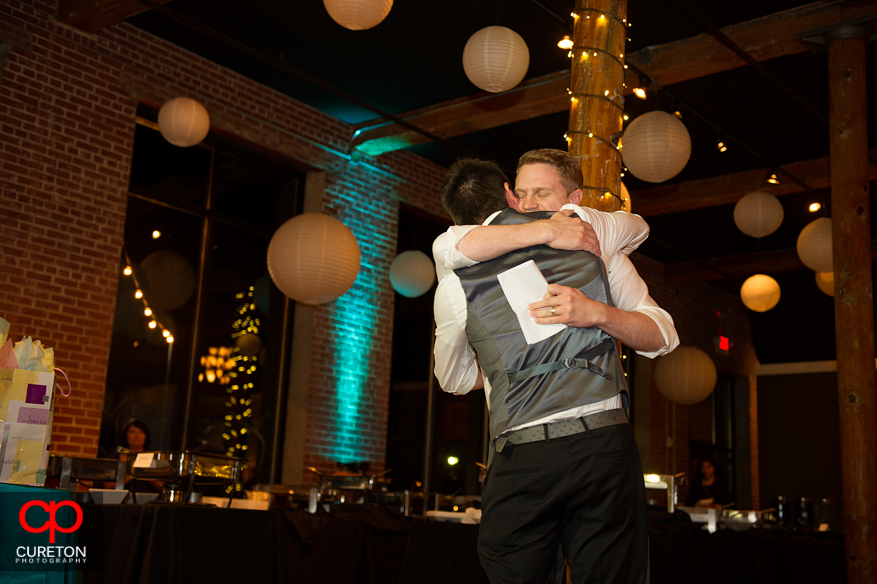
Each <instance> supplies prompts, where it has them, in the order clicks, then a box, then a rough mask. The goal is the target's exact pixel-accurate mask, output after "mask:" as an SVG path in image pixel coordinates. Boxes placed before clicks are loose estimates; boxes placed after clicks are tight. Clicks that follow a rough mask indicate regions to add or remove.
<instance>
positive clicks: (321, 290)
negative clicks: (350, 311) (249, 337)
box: [268, 213, 360, 304]
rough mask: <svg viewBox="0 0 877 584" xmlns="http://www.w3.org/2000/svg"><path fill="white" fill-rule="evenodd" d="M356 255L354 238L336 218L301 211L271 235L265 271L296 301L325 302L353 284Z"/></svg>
mask: <svg viewBox="0 0 877 584" xmlns="http://www.w3.org/2000/svg"><path fill="white" fill-rule="evenodd" d="M359 258H360V252H359V244H358V243H357V242H356V238H355V237H354V236H353V233H352V232H351V231H350V229H348V228H347V227H346V226H345V225H344V224H343V223H341V222H340V221H339V220H338V219H335V218H334V217H330V216H328V215H323V214H322V213H302V214H301V215H298V216H296V217H293V218H292V219H290V220H289V221H287V222H286V223H284V224H283V225H281V226H280V228H279V229H278V230H277V231H276V232H275V233H274V236H273V237H272V238H271V243H270V244H269V245H268V273H269V274H271V279H272V280H274V284H276V285H277V287H278V288H280V291H281V292H283V293H284V294H286V295H287V296H289V297H290V298H292V299H293V300H295V301H296V302H302V303H304V304H326V303H328V302H332V301H333V300H335V299H336V298H338V297H339V296H341V295H342V294H344V293H345V292H347V290H348V289H349V288H350V287H351V286H353V282H354V281H355V280H356V275H357V274H358V273H359Z"/></svg>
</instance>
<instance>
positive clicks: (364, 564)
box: [80, 505, 846, 584]
mask: <svg viewBox="0 0 877 584" xmlns="http://www.w3.org/2000/svg"><path fill="white" fill-rule="evenodd" d="M83 511H84V513H85V521H84V522H83V527H82V529H81V530H80V539H81V542H82V543H85V544H87V545H88V549H89V558H92V556H94V557H95V559H96V560H98V564H99V566H100V568H99V569H97V570H95V569H94V568H93V566H94V564H92V569H91V570H87V571H86V572H85V573H84V576H85V582H86V583H87V584H88V583H97V582H108V583H113V584H129V583H161V584H165V583H167V584H176V583H179V584H191V583H192V582H210V583H211V584H213V583H223V582H235V583H241V582H247V583H249V582H253V583H260V584H261V583H271V582H278V583H280V582H282V583H284V584H286V583H290V582H301V583H306V584H311V583H313V584H322V583H326V584H347V583H350V584H360V583H362V584H372V583H374V584H395V583H397V582H399V583H402V584H430V583H436V584H469V583H472V584H483V583H486V582H487V579H486V577H485V575H484V572H483V571H482V569H481V567H480V565H479V563H478V557H477V553H476V548H475V542H476V539H477V537H478V526H477V525H462V524H456V523H439V522H432V521H422V520H411V519H405V518H403V517H400V516H398V515H395V514H393V513H391V512H390V511H387V510H385V509H383V508H380V507H365V506H344V505H338V506H335V507H334V508H333V510H332V515H331V516H330V515H328V514H325V513H322V512H321V513H319V514H315V515H310V514H308V513H305V512H301V511H293V512H289V511H249V510H243V509H216V508H210V507H199V506H174V505H124V506H120V505H94V506H84V507H83ZM665 515H666V514H665ZM649 539H650V557H651V570H652V583H653V584H670V583H672V584H689V583H690V584H694V583H702V582H709V583H710V584H725V583H728V584H731V583H737V582H745V583H747V584H750V583H761V582H763V583H765V584H786V583H789V584H791V583H793V582H794V583H795V584H797V583H802V582H804V583H806V582H820V583H825V582H831V583H832V584H834V583H842V582H844V581H845V579H846V574H845V566H844V551H843V540H842V538H841V537H839V536H830V535H827V534H797V533H788V532H779V531H767V530H750V531H747V532H718V533H715V534H712V535H709V534H706V533H705V532H701V531H699V530H698V528H697V526H692V525H691V524H690V522H686V520H685V518H682V517H679V516H676V517H659V520H653V521H651V522H650V536H649ZM89 563H91V562H89Z"/></svg>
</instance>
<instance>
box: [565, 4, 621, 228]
mask: <svg viewBox="0 0 877 584" xmlns="http://www.w3.org/2000/svg"><path fill="white" fill-rule="evenodd" d="M574 14H575V27H574V29H573V42H574V43H575V45H574V46H573V48H572V49H571V50H570V58H571V60H572V76H571V80H570V88H569V91H570V112H569V131H568V132H567V142H568V143H569V152H570V154H572V155H574V156H575V157H576V158H578V159H579V161H580V162H581V165H582V173H583V174H584V179H585V189H584V197H583V198H582V205H583V206H588V207H593V208H595V209H600V210H603V211H616V210H618V209H620V208H621V152H619V151H618V149H617V148H616V144H617V143H618V140H619V139H620V137H621V130H622V123H623V120H622V115H623V113H624V106H623V103H624V100H623V98H622V96H621V89H622V83H623V82H624V42H625V39H626V35H627V30H626V29H627V0H576V8H575V11H574Z"/></svg>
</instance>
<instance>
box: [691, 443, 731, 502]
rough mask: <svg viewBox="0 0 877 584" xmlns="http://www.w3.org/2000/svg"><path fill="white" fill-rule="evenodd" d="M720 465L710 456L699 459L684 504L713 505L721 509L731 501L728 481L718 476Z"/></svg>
mask: <svg viewBox="0 0 877 584" xmlns="http://www.w3.org/2000/svg"><path fill="white" fill-rule="evenodd" d="M721 468H722V467H721V465H720V464H719V463H718V461H716V459H715V458H713V457H712V456H709V455H708V456H704V457H703V458H701V459H700V464H699V465H698V469H697V471H698V472H697V475H696V476H695V478H694V480H693V481H691V488H690V489H689V491H688V497H686V498H685V505H686V506H688V507H714V508H716V509H721V508H722V507H723V506H725V505H728V504H729V503H730V502H731V495H730V493H729V492H728V482H727V480H725V479H724V477H723V476H722V477H720V476H719V474H720V469H721Z"/></svg>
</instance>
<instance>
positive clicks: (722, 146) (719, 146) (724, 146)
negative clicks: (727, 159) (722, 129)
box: [716, 138, 728, 152]
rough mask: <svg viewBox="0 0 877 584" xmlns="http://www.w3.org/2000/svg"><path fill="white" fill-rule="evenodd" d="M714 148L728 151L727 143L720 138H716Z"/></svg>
mask: <svg viewBox="0 0 877 584" xmlns="http://www.w3.org/2000/svg"><path fill="white" fill-rule="evenodd" d="M716 149H717V150H718V151H719V152H727V151H728V145H727V144H726V143H725V141H724V140H723V139H722V138H718V139H717V140H716Z"/></svg>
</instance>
